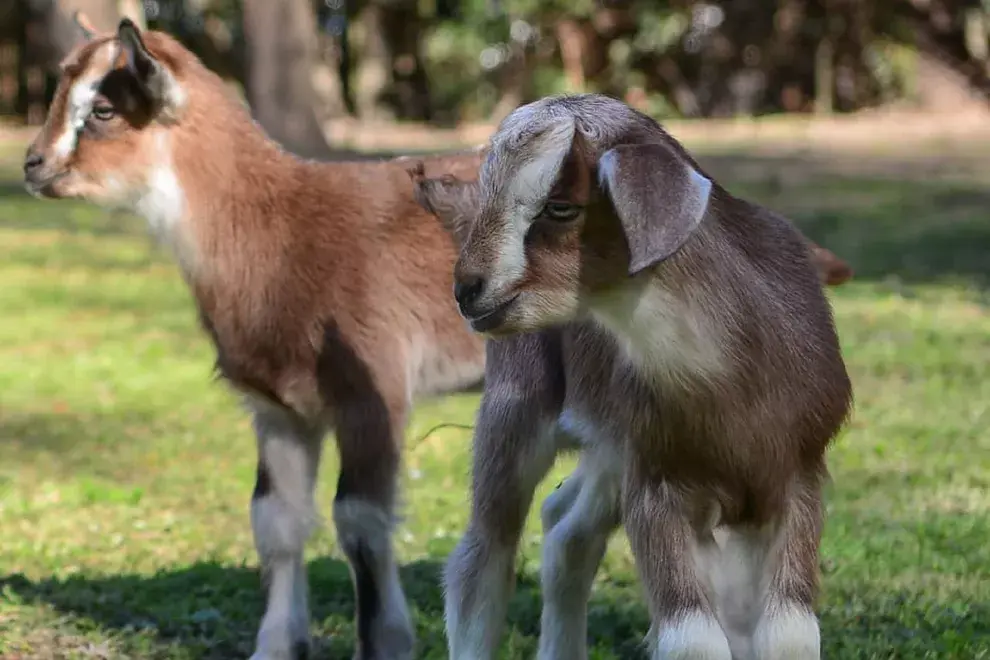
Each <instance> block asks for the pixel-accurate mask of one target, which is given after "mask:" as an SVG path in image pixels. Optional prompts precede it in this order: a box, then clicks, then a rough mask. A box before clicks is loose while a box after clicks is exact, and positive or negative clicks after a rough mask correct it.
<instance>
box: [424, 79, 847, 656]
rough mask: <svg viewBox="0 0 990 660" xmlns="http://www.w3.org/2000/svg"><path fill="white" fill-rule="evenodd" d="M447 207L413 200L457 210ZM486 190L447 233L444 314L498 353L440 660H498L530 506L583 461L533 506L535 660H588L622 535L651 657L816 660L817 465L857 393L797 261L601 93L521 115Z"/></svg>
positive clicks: (795, 237) (491, 157)
mask: <svg viewBox="0 0 990 660" xmlns="http://www.w3.org/2000/svg"><path fill="white" fill-rule="evenodd" d="M451 182H452V181H451V180H450V179H448V180H447V184H450V183H451ZM440 188H443V186H440ZM437 189H438V186H437V185H435V182H434V184H430V183H427V182H424V181H420V196H421V198H423V199H424V200H425V202H426V203H427V204H429V203H430V201H431V195H439V199H440V201H441V202H442V201H443V200H444V199H446V200H448V201H447V204H448V206H447V209H448V211H449V208H450V206H451V204H456V203H457V201H456V200H457V199H458V197H457V196H456V195H453V196H451V195H452V193H451V191H450V190H449V189H447V191H446V193H437ZM461 192H464V189H462V191H461ZM477 192H478V197H477V205H478V212H477V214H476V219H474V221H473V222H472V223H469V226H467V227H464V226H460V225H458V226H457V227H451V228H452V229H459V231H455V232H454V233H455V235H456V236H457V237H458V240H460V241H461V242H462V248H461V252H460V258H459V260H458V262H457V265H456V270H455V280H456V285H455V296H456V298H457V301H458V304H459V307H460V310H461V313H462V315H463V316H464V317H465V318H467V319H468V320H469V321H470V323H471V326H472V327H473V328H474V329H475V330H476V331H478V332H479V333H484V334H487V335H489V336H491V337H495V338H497V339H496V340H494V341H490V342H488V357H487V360H488V364H487V370H486V374H485V391H484V395H483V398H482V403H481V409H480V412H479V416H478V422H477V428H476V432H475V436H474V468H473V484H472V488H473V502H472V510H471V518H470V522H469V525H468V528H467V531H466V534H465V536H464V537H463V538H462V540H461V541H460V543H459V544H458V546H457V548H456V549H455V550H454V552H453V553H452V554H451V557H450V559H449V560H448V564H447V570H446V588H447V597H446V617H447V632H448V639H449V649H450V654H451V657H452V658H454V659H455V660H461V659H467V658H470V659H472V660H480V659H485V658H494V657H495V651H496V647H497V645H498V642H499V638H500V635H501V629H502V625H503V620H504V617H505V614H506V604H507V602H508V599H509V596H510V594H511V592H512V588H513V581H512V579H513V575H514V570H513V563H514V557H515V553H516V549H517V545H518V541H519V536H520V532H521V529H522V526H523V522H524V520H525V518H526V515H527V511H528V510H529V508H530V506H531V502H532V497H533V493H534V489H535V488H536V486H537V484H538V483H539V482H540V480H541V479H542V478H543V477H544V475H545V474H546V473H547V471H548V470H549V469H550V467H551V465H552V464H553V462H554V459H555V457H556V456H557V454H558V452H559V451H561V450H563V449H567V448H580V449H582V450H583V451H582V454H581V459H580V463H579V466H578V468H577V469H576V471H575V473H574V475H573V476H572V477H571V478H569V479H568V480H567V481H565V482H564V484H563V485H562V486H561V487H560V488H559V489H558V490H557V491H555V492H554V493H553V494H552V495H551V496H550V497H549V498H548V499H547V501H546V502H545V503H544V504H543V507H542V519H543V525H544V534H545V535H544V549H543V560H542V567H541V571H542V588H543V613H542V621H541V626H540V643H539V657H540V658H544V659H547V658H560V659H561V660H563V659H565V658H566V659H568V660H571V659H580V658H585V657H587V651H586V648H585V646H586V634H587V630H586V615H587V602H588V597H589V593H590V589H591V585H592V579H593V577H594V575H595V573H596V571H597V568H598V565H599V563H600V561H601V559H602V555H603V553H604V551H605V547H606V542H607V540H608V538H609V536H610V535H611V534H612V533H613V531H614V530H615V529H616V528H617V527H618V526H619V524H623V525H624V528H625V531H626V533H627V534H628V537H629V539H630V543H631V546H632V549H633V553H634V555H635V558H636V564H637V568H638V571H639V574H640V577H641V580H642V583H643V585H644V589H645V592H646V596H647V600H648V603H649V609H650V613H651V618H652V624H653V625H652V627H651V631H650V640H649V641H650V642H651V646H652V653H653V657H654V658H657V659H665V660H669V659H673V658H677V659H688V658H691V659H697V660H701V659H704V660H715V659H718V660H729V659H730V658H734V659H735V660H750V659H752V660H795V659H798V660H803V659H812V658H816V659H817V658H818V657H819V654H820V633H819V627H818V622H817V618H816V616H815V614H814V609H813V608H814V602H815V598H816V594H817V588H818V587H817V585H818V575H817V571H818V547H819V540H820V535H821V531H822V525H823V506H822V493H821V490H822V484H823V481H824V480H825V479H826V477H827V468H826V460H825V454H826V449H827V447H828V445H829V444H830V442H831V440H832V439H833V438H834V436H835V435H836V433H837V432H838V431H839V430H840V428H841V427H842V425H843V423H844V421H845V419H846V418H847V415H848V413H849V410H850V407H851V402H852V388H851V384H850V382H849V378H848V375H847V373H846V368H845V365H844V362H843V359H842V356H841V353H840V350H839V342H838V338H837V336H836V332H835V328H834V325H833V320H832V316H831V310H830V308H829V304H828V301H827V300H826V298H825V296H824V293H823V289H822V286H821V284H820V281H819V280H817V279H816V275H815V270H814V268H813V266H812V262H811V258H810V256H811V255H809V251H808V249H807V248H808V244H807V241H806V239H804V238H803V237H802V235H801V234H800V233H799V232H798V231H797V230H796V229H795V228H794V227H793V226H792V225H791V223H789V222H788V221H787V220H786V219H784V218H782V217H780V216H778V215H776V214H774V213H772V212H770V211H768V210H766V209H764V208H762V207H760V206H758V205H756V204H752V203H749V202H746V201H744V200H741V199H738V198H736V197H734V196H732V195H731V194H729V193H728V192H726V191H725V190H724V189H723V188H721V187H720V186H719V185H718V184H717V183H715V182H714V181H712V180H711V179H710V178H709V177H708V176H707V175H706V174H704V172H703V171H702V170H701V168H700V167H699V166H698V165H697V163H696V162H695V161H694V160H693V159H692V158H691V157H690V155H688V153H687V152H686V151H685V150H684V149H683V148H682V147H681V146H680V145H679V144H678V143H677V142H676V141H675V140H674V139H673V138H671V137H670V136H669V135H668V134H667V133H666V132H664V131H663V129H662V128H661V127H660V126H659V125H657V124H656V122H654V121H653V120H651V119H649V118H648V117H646V116H644V115H642V114H640V113H638V112H636V111H634V110H632V109H631V108H629V107H628V106H626V105H625V104H623V103H621V102H619V101H616V100H613V99H609V98H607V97H603V96H597V95H583V96H571V97H557V98H550V99H544V100H541V101H538V102H535V103H532V104H529V105H526V106H523V107H521V108H519V109H517V110H515V111H514V112H513V113H512V114H511V115H510V116H509V117H508V118H507V119H506V120H505V121H503V122H502V124H501V125H500V126H499V128H498V130H497V132H496V133H495V135H494V136H493V138H492V140H491V145H490V150H489V152H488V154H487V156H486V158H485V162H484V164H483V165H482V168H481V173H480V179H479V185H478V187H477ZM450 200H454V201H453V202H451V201H450ZM448 215H450V214H449V213H448ZM450 217H453V216H450Z"/></svg>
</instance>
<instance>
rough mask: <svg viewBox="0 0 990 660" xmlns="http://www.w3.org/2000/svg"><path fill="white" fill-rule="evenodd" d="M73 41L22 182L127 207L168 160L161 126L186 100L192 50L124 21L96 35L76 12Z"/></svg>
mask: <svg viewBox="0 0 990 660" xmlns="http://www.w3.org/2000/svg"><path fill="white" fill-rule="evenodd" d="M77 24H78V26H79V31H80V40H79V41H80V43H79V44H78V45H77V46H76V47H75V48H74V49H73V50H72V51H71V52H70V53H69V54H68V55H67V56H66V57H65V59H63V60H62V62H61V64H60V66H59V68H60V76H59V82H58V87H57V88H56V90H55V96H54V98H53V100H52V104H51V106H50V108H49V110H48V116H47V117H46V120H45V124H44V126H43V127H42V129H41V131H40V132H39V134H38V136H37V137H36V138H35V140H34V141H33V142H32V144H31V146H30V147H29V148H28V151H27V154H26V155H25V160H24V181H25V185H26V187H27V189H28V191H29V192H31V193H32V194H34V195H36V196H40V197H54V198H65V197H75V198H83V199H88V200H90V201H94V202H97V203H101V204H110V205H125V206H126V205H129V204H128V203H129V202H130V203H133V202H134V200H136V199H140V198H141V197H142V196H143V195H144V194H146V192H147V189H148V186H149V185H151V184H150V182H151V181H153V179H154V177H155V176H156V175H157V173H158V169H159V168H160V167H161V163H162V162H168V160H169V152H168V150H169V149H170V146H169V140H168V136H167V131H168V127H169V126H170V125H174V124H175V123H176V122H179V121H180V120H181V118H182V116H183V111H184V109H185V106H186V103H187V100H188V97H187V93H186V89H185V86H184V84H183V80H182V77H183V76H182V72H183V65H184V64H187V63H188V62H189V58H191V57H192V56H191V54H189V53H188V51H186V49H185V48H183V47H182V46H181V45H179V43H178V42H177V41H175V40H174V39H172V38H171V37H169V36H168V35H165V34H162V33H160V32H146V33H144V34H142V33H141V32H140V31H139V30H138V28H137V26H135V25H134V23H133V22H131V21H130V20H128V19H126V18H125V19H123V20H121V22H120V24H119V26H118V27H117V31H116V33H113V34H103V35H99V34H96V33H95V32H94V31H93V30H92V28H91V27H89V26H88V25H87V24H86V22H85V19H84V18H80V16H79V15H78V14H77Z"/></svg>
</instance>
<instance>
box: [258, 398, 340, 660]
mask: <svg viewBox="0 0 990 660" xmlns="http://www.w3.org/2000/svg"><path fill="white" fill-rule="evenodd" d="M254 427H255V433H256V435H257V437H258V476H257V481H256V483H255V488H254V494H253V496H252V498H251V527H252V529H253V532H254V541H255V547H256V548H257V551H258V556H259V558H260V560H261V570H262V576H263V578H264V583H265V588H266V596H267V598H266V600H267V604H266V607H265V615H264V618H263V619H262V621H261V626H260V629H259V631H258V638H257V647H256V651H255V653H254V655H252V656H251V658H252V660H302V659H304V658H306V657H307V656H308V654H309V609H308V605H307V586H306V568H305V565H304V564H303V545H304V544H305V542H306V539H307V538H308V537H309V534H310V531H311V529H312V527H313V525H314V523H315V520H316V513H315V507H314V504H313V487H314V485H315V483H316V474H317V469H318V467H319V460H320V445H321V441H322V432H318V431H316V430H314V429H312V428H310V427H308V426H307V425H306V424H304V423H303V422H302V420H300V419H298V418H297V417H295V416H294V415H292V414H291V413H289V412H288V411H282V410H277V409H274V408H273V409H266V410H264V411H259V412H256V413H255V416H254Z"/></svg>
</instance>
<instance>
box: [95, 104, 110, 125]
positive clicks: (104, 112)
mask: <svg viewBox="0 0 990 660" xmlns="http://www.w3.org/2000/svg"><path fill="white" fill-rule="evenodd" d="M113 115H114V109H113V106H112V105H110V104H109V103H98V104H96V105H94V106H93V116H94V117H96V118H97V119H99V120H100V121H107V120H108V119H111V118H113Z"/></svg>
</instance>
